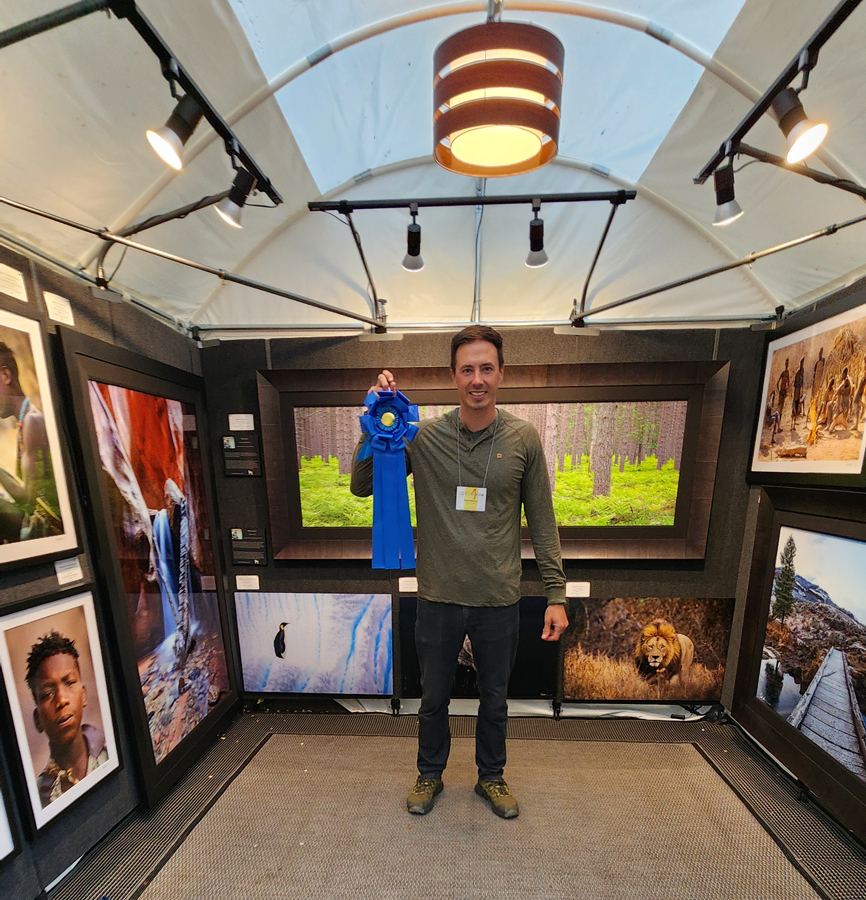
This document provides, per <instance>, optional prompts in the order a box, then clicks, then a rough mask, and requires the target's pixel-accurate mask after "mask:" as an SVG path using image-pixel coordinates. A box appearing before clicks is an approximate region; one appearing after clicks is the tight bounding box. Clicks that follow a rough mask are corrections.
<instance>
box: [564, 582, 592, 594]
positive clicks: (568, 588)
mask: <svg viewBox="0 0 866 900" xmlns="http://www.w3.org/2000/svg"><path fill="white" fill-rule="evenodd" d="M590 589H591V585H590V583H589V582H588V581H566V582H565V596H566V597H588V596H589V592H590Z"/></svg>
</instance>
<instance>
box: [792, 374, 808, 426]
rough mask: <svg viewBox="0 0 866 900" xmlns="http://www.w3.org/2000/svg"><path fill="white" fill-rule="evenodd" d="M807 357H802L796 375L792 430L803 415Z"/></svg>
mask: <svg viewBox="0 0 866 900" xmlns="http://www.w3.org/2000/svg"><path fill="white" fill-rule="evenodd" d="M805 363H806V357H805V356H801V357H800V366H799V368H798V369H797V371H796V372H795V373H794V398H793V402H792V405H791V428H792V429H793V428H794V422H795V421H796V420H797V416H802V415H803V382H804V380H805V378H806V370H805Z"/></svg>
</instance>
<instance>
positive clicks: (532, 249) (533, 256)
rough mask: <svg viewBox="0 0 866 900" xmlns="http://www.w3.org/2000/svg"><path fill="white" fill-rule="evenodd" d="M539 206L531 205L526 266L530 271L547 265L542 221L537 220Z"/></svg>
mask: <svg viewBox="0 0 866 900" xmlns="http://www.w3.org/2000/svg"><path fill="white" fill-rule="evenodd" d="M540 210H541V204H540V203H539V204H535V203H533V204H532V212H533V217H532V221H531V222H530V223H529V255H528V256H527V257H526V265H527V266H529V268H530V269H540V268H541V267H542V266H546V265H547V254H546V253H545V252H544V219H539V218H538V213H539V211H540Z"/></svg>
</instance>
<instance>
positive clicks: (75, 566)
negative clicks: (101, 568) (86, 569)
mask: <svg viewBox="0 0 866 900" xmlns="http://www.w3.org/2000/svg"><path fill="white" fill-rule="evenodd" d="M54 571H55V572H56V573H57V583H58V584H72V582H73V581H81V579H82V578H84V573H83V572H82V571H81V563H80V561H79V559H78V557H77V556H73V557H72V559H58V560H57V562H55V563H54Z"/></svg>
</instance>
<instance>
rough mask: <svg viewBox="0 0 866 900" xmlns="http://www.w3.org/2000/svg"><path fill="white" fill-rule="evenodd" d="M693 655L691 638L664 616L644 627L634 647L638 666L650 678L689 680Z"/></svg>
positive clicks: (693, 646) (674, 681)
mask: <svg viewBox="0 0 866 900" xmlns="http://www.w3.org/2000/svg"><path fill="white" fill-rule="evenodd" d="M694 658H695V645H694V644H693V643H692V639H691V638H690V637H687V636H686V635H684V634H679V633H678V632H677V630H676V628H674V626H673V625H671V623H670V622H666V621H665V620H664V619H656V620H655V621H654V622H650V624H649V625H647V626H646V627H645V628H644V629H643V631H641V633H640V637H639V638H638V641H637V646H636V647H635V650H634V660H635V664H636V665H637V670H638V672H639V673H640V675H641V676H642V677H643V678H646V679H647V681H651V680H658V679H664V680H665V681H668V682H670V683H671V684H682V683H683V682H684V681H686V680H688V677H689V670H690V669H691V666H692V661H693V660H694Z"/></svg>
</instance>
